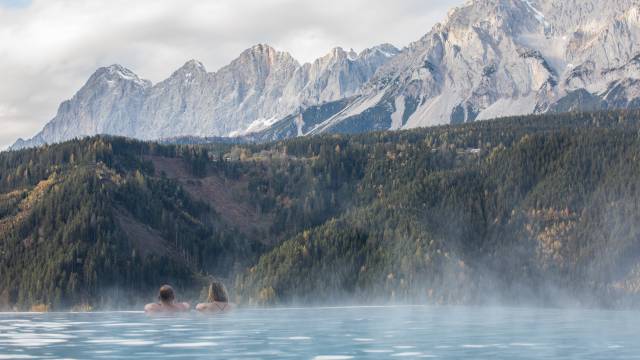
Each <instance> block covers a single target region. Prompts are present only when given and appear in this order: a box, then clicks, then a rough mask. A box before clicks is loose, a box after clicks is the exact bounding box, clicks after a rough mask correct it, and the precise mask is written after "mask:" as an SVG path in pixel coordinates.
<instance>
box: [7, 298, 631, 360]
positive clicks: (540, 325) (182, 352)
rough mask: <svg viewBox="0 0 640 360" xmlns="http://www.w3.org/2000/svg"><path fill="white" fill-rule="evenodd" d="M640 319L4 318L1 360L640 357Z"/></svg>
mask: <svg viewBox="0 0 640 360" xmlns="http://www.w3.org/2000/svg"><path fill="white" fill-rule="evenodd" d="M639 334H640V313H636V312H612V311H584V310H530V309H492V308H455V307H443V308H438V307H349V308H307V309H270V310H240V311H237V312H235V313H232V314H228V315H223V316H209V317H207V316H201V315H198V314H189V315H185V316H181V317H148V316H146V315H145V314H143V313H139V312H111V313H108V312H107V313H50V314H22V313H20V314H15V313H4V314H0V359H35V358H43V359H159V358H177V359H182V358H187V359H287V358H290V359H316V360H322V359H324V360H331V359H333V360H339V359H395V358H401V359H402V358H405V359H412V358H442V359H474V360H477V359H607V360H616V359H639V358H640V337H639Z"/></svg>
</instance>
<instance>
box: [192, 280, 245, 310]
mask: <svg viewBox="0 0 640 360" xmlns="http://www.w3.org/2000/svg"><path fill="white" fill-rule="evenodd" d="M234 307H235V305H234V304H232V303H230V302H229V295H228V294H227V289H225V287H224V285H223V284H222V283H221V282H219V281H216V280H214V281H212V282H211V284H210V285H209V294H208V296H207V302H206V303H201V304H198V305H197V306H196V310H198V311H200V312H203V313H210V314H218V313H228V312H229V311H231V310H233V308H234Z"/></svg>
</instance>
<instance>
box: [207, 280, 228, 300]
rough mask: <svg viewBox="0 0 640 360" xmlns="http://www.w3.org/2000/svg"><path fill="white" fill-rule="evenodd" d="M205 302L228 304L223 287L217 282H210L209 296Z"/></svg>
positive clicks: (225, 290)
mask: <svg viewBox="0 0 640 360" xmlns="http://www.w3.org/2000/svg"><path fill="white" fill-rule="evenodd" d="M207 301H208V302H210V303H212V302H229V297H228V296H227V289H225V288H224V285H223V284H222V283H221V282H219V281H212V282H211V285H209V296H208V298H207Z"/></svg>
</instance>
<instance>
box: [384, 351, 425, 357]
mask: <svg viewBox="0 0 640 360" xmlns="http://www.w3.org/2000/svg"><path fill="white" fill-rule="evenodd" d="M420 355H422V353H421V352H416V351H414V352H401V353H396V354H393V355H391V356H392V357H416V356H420Z"/></svg>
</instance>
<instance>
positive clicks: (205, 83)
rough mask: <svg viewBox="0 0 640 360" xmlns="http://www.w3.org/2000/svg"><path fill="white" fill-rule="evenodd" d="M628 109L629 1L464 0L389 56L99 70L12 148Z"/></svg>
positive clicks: (267, 57)
mask: <svg viewBox="0 0 640 360" xmlns="http://www.w3.org/2000/svg"><path fill="white" fill-rule="evenodd" d="M637 106H640V0H471V1H468V2H467V3H466V4H465V5H464V6H462V7H459V8H455V9H453V10H452V11H451V12H450V13H449V15H448V16H447V18H446V20H445V21H444V22H442V23H440V24H437V25H436V26H434V27H433V29H432V30H431V31H430V32H429V33H428V34H426V35H425V36H424V37H423V38H421V39H420V40H418V41H416V42H415V43H412V44H410V45H409V46H408V47H407V48H405V49H404V50H402V51H401V52H399V51H398V50H397V49H396V48H394V47H393V46H391V45H381V46H378V47H375V48H372V49H368V50H365V51H363V52H362V53H360V54H356V53H355V52H353V51H345V50H343V49H341V48H336V49H334V50H332V51H331V52H330V53H329V54H327V55H326V56H324V57H322V58H320V59H318V60H316V61H314V62H313V63H311V64H304V65H299V64H298V62H297V61H296V60H294V59H293V58H292V57H291V56H290V55H289V54H287V53H283V52H278V51H276V50H274V49H273V48H271V47H269V46H266V45H257V46H254V47H253V48H251V49H248V50H247V51H245V52H244V53H242V55H241V56H240V57H239V58H238V59H236V60H235V61H233V62H232V63H231V64H230V65H228V66H226V67H224V68H222V69H220V70H219V71H218V72H216V73H208V72H206V70H205V69H204V67H203V66H202V65H201V64H200V63H198V62H195V61H190V62H188V63H187V64H185V66H184V67H183V68H181V69H179V70H178V71H176V72H175V73H174V74H173V75H172V76H171V77H170V78H169V79H167V80H165V81H163V82H161V83H159V84H157V85H155V86H151V85H150V84H149V83H148V82H146V81H144V80H140V79H139V78H137V77H136V76H135V75H134V74H133V73H131V72H130V71H128V70H126V69H123V68H121V67H118V66H112V67H110V68H107V69H101V70H99V71H98V72H97V73H96V74H95V75H94V76H92V77H91V79H90V80H89V82H88V83H87V85H85V86H84V87H83V88H82V89H81V90H80V92H78V94H77V95H76V96H75V97H74V98H73V99H72V100H70V101H68V102H65V103H63V105H62V106H61V107H60V110H59V112H58V115H57V116H56V117H55V118H54V119H53V120H52V121H51V123H49V124H48V125H47V126H46V127H45V129H44V130H43V131H42V132H41V133H40V134H38V135H36V137H34V138H33V139H31V140H29V141H19V142H18V143H16V145H15V146H14V147H15V148H19V147H24V146H31V145H38V144H42V143H45V142H56V141H61V140H65V139H69V138H72V137H75V136H82V135H91V134H95V133H101V132H105V133H110V134H117V135H126V136H131V137H136V138H140V139H159V138H166V137H176V136H208V137H210V136H229V135H232V136H239V135H250V136H249V138H253V139H280V138H285V137H291V136H299V135H306V134H317V133H324V132H341V133H357V132H363V131H371V130H388V129H405V128H414V127H420V126H430V125H438V124H449V123H453V124H456V123H464V122H469V121H475V120H482V119H490V118H496V117H503V116H511V115H523V114H532V113H545V112H564V111H591V110H601V109H613V108H628V107H637Z"/></svg>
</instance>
